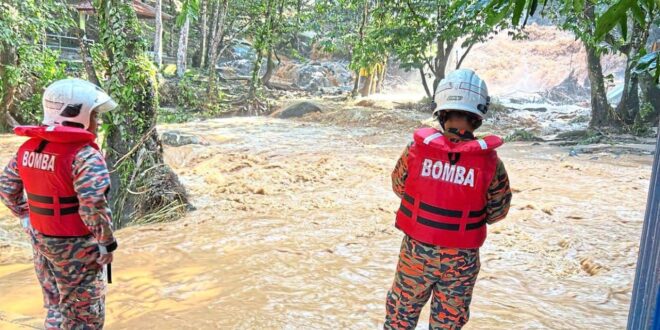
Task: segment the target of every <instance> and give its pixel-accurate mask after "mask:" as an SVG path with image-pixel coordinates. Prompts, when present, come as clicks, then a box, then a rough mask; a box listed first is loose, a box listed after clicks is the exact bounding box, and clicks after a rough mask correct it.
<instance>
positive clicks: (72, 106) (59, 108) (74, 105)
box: [43, 78, 117, 129]
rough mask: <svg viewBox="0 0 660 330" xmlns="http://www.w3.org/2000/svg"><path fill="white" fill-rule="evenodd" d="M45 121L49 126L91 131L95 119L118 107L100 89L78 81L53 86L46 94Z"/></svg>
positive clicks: (44, 98)
mask: <svg viewBox="0 0 660 330" xmlns="http://www.w3.org/2000/svg"><path fill="white" fill-rule="evenodd" d="M43 107H44V120H43V124H44V125H47V126H60V125H62V126H71V127H78V128H83V129H89V127H90V125H93V124H94V123H92V122H91V119H92V117H93V116H95V115H97V114H100V113H104V112H107V111H110V110H113V109H114V108H116V107H117V103H115V101H113V100H112V98H111V97H110V96H109V95H108V94H106V92H104V91H103V90H102V89H101V88H100V87H98V86H96V85H94V84H92V83H90V82H88V81H85V80H82V79H77V78H72V79H63V80H59V81H56V82H54V83H53V84H51V85H50V86H48V88H46V91H45V92H44V96H43Z"/></svg>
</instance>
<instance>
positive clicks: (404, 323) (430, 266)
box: [385, 70, 511, 329]
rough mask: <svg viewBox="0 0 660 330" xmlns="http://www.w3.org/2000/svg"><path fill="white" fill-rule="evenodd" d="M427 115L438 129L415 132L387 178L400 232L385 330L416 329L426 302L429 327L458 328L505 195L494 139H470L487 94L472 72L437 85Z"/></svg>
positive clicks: (460, 73)
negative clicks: (395, 200) (395, 201)
mask: <svg viewBox="0 0 660 330" xmlns="http://www.w3.org/2000/svg"><path fill="white" fill-rule="evenodd" d="M435 102H436V107H435V111H434V114H435V115H436V116H437V118H438V119H439V121H440V125H441V126H442V127H443V131H439V130H437V129H434V128H422V129H418V130H417V131H415V134H414V136H413V142H412V143H411V144H410V145H408V147H407V148H406V149H405V151H404V153H403V155H402V156H401V157H400V158H399V161H398V162H397V165H396V167H395V169H394V171H393V172H392V187H393V189H394V192H395V193H396V194H397V195H398V196H399V197H400V198H401V204H400V206H399V210H398V212H397V215H396V227H397V228H398V229H400V230H401V231H402V232H403V233H404V238H403V244H402V245H401V252H400V254H399V263H398V265H397V270H396V276H395V278H394V283H393V284H392V288H391V289H390V291H389V292H388V295H387V301H386V317H385V329H415V328H416V325H417V321H418V318H419V315H420V312H421V310H422V308H423V306H424V305H425V304H426V302H427V301H428V300H429V298H431V317H430V320H429V328H430V329H461V328H462V327H463V325H465V323H467V321H468V319H469V316H470V303H471V301H472V291H473V288H474V285H475V283H476V280H477V275H478V274H479V269H480V263H479V248H480V247H481V245H482V244H483V243H484V241H485V239H486V230H487V229H486V228H487V226H488V225H491V224H494V223H495V222H497V221H500V220H502V219H504V217H506V215H507V213H508V210H509V207H510V205H511V189H510V186H509V179H508V175H507V173H506V170H505V168H504V164H503V163H502V161H501V160H500V159H499V158H498V156H497V152H496V151H495V149H496V148H498V147H499V146H501V145H502V143H503V141H502V139H500V138H499V137H497V136H486V137H484V138H481V139H477V138H475V136H474V134H473V132H474V130H476V129H477V128H479V127H480V126H481V123H482V121H483V119H484V115H485V114H486V112H487V111H488V105H489V97H488V89H487V88H486V84H485V83H484V81H483V80H481V79H480V78H479V76H477V75H476V74H475V73H474V71H472V70H456V71H454V72H452V73H450V74H449V75H447V77H446V78H445V79H443V80H442V81H441V82H440V84H439V85H438V87H437V92H436V94H435Z"/></svg>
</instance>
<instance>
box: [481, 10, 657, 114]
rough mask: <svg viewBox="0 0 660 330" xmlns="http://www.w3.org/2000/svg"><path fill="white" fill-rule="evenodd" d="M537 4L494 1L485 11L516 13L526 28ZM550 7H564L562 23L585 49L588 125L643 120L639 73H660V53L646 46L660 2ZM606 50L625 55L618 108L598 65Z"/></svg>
mask: <svg viewBox="0 0 660 330" xmlns="http://www.w3.org/2000/svg"><path fill="white" fill-rule="evenodd" d="M538 5H539V2H538V1H537V0H521V1H516V2H515V3H512V2H508V1H504V0H493V1H491V2H490V4H489V5H488V9H487V11H488V12H490V13H491V14H493V13H494V17H496V18H497V19H498V20H505V19H507V18H508V17H512V18H511V19H512V23H513V24H514V25H518V24H519V22H520V20H521V19H522V18H523V17H524V21H523V23H522V25H523V26H524V25H525V24H526V22H527V18H528V17H529V16H530V15H534V14H535V13H536V12H537V9H538ZM546 5H548V6H550V8H560V9H559V12H560V16H559V18H560V21H561V25H562V27H563V28H565V29H568V30H570V31H572V32H574V33H575V34H576V35H577V36H578V37H579V38H580V40H582V42H583V44H584V45H585V48H586V50H587V65H588V68H589V79H590V82H591V105H592V118H591V122H590V126H591V127H609V126H617V127H620V126H624V127H630V126H631V125H634V124H638V123H639V122H640V121H641V120H643V118H642V117H644V116H643V114H642V113H641V111H640V110H641V106H640V100H639V91H638V90H639V88H638V85H639V78H638V75H639V74H652V75H653V76H654V77H655V81H656V83H657V82H658V78H659V77H660V70H657V69H655V68H657V67H658V64H660V53H658V52H654V53H651V54H646V50H645V46H646V40H647V39H648V36H649V30H650V27H651V25H652V24H653V22H656V23H657V21H658V14H659V10H660V8H659V7H660V6H659V5H657V4H656V1H639V2H638V1H634V0H555V1H549V2H544V7H543V9H545V8H546ZM542 12H543V11H542ZM509 15H511V16H509ZM629 32H630V33H629ZM606 51H613V52H619V53H621V54H622V55H624V56H626V58H627V65H626V70H625V78H624V90H623V95H622V99H621V102H620V103H619V105H618V106H617V108H616V109H612V107H611V106H610V105H609V103H608V101H607V97H606V90H605V84H604V77H603V73H602V67H601V64H600V55H601V54H602V53H603V52H606ZM642 59H643V61H642Z"/></svg>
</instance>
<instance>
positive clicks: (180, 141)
mask: <svg viewBox="0 0 660 330" xmlns="http://www.w3.org/2000/svg"><path fill="white" fill-rule="evenodd" d="M160 138H161V140H162V141H163V143H164V144H166V145H168V146H173V147H180V146H185V145H188V144H200V145H208V142H206V141H204V140H202V138H200V137H199V136H197V135H192V134H187V133H182V132H179V131H168V132H164V133H163V134H162V135H161V137H160Z"/></svg>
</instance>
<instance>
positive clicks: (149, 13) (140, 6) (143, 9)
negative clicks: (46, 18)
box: [73, 0, 173, 20]
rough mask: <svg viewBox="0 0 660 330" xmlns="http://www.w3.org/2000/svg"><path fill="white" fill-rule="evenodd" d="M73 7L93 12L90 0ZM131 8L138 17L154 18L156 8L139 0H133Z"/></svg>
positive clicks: (80, 10) (84, 0)
mask: <svg viewBox="0 0 660 330" xmlns="http://www.w3.org/2000/svg"><path fill="white" fill-rule="evenodd" d="M73 8H75V9H76V10H77V11H79V12H86V13H89V14H91V15H93V14H94V13H95V10H94V6H93V5H92V1H91V0H83V1H81V2H79V3H77V4H75V5H73ZM133 9H135V13H136V14H137V16H138V18H142V19H155V18H156V9H155V8H154V7H151V6H150V5H148V4H146V3H143V2H141V1H139V0H133ZM172 18H173V17H172V15H168V14H166V13H163V19H167V20H169V19H172Z"/></svg>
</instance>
